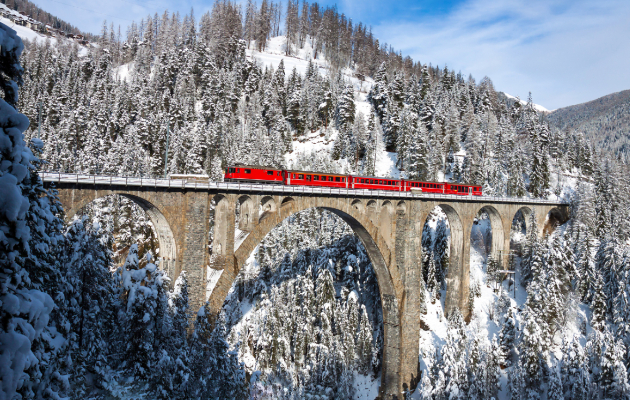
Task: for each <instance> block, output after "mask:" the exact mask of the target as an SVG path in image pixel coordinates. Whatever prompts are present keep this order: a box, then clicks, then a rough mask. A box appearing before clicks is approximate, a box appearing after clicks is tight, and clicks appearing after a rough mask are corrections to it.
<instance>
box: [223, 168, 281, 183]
mask: <svg viewBox="0 0 630 400" xmlns="http://www.w3.org/2000/svg"><path fill="white" fill-rule="evenodd" d="M282 172H283V171H282V170H279V169H274V168H268V167H260V166H249V165H239V164H237V165H235V166H232V167H228V169H227V170H226V172H225V177H224V180H225V182H248V183H272V184H277V185H282V183H283V174H282Z"/></svg>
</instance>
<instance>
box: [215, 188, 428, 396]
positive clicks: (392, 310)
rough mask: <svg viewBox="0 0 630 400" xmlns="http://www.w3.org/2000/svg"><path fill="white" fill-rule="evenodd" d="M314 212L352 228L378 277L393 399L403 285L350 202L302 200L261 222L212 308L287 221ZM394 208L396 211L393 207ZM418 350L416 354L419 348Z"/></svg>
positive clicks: (382, 243)
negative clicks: (326, 213)
mask: <svg viewBox="0 0 630 400" xmlns="http://www.w3.org/2000/svg"><path fill="white" fill-rule="evenodd" d="M311 208H319V209H323V210H326V211H329V212H331V213H333V214H335V215H337V216H339V217H340V218H341V219H342V220H343V221H344V222H346V223H347V224H348V225H349V226H350V227H351V228H352V230H353V231H354V233H355V234H356V235H357V236H358V237H359V239H360V240H361V242H362V244H363V246H364V247H365V249H366V252H367V254H368V256H369V258H370V261H371V263H372V267H373V268H374V272H375V274H376V278H377V282H378V286H379V290H380V295H381V307H382V311H383V334H384V346H383V359H382V366H383V367H382V374H381V393H383V394H391V395H394V394H396V393H399V391H400V388H399V382H400V374H399V370H400V357H401V340H400V315H399V302H400V301H399V299H400V298H401V296H402V291H403V285H402V283H401V278H400V275H399V273H398V271H397V269H396V268H392V267H391V263H392V261H393V258H394V255H393V252H392V251H391V250H390V248H389V247H388V244H387V241H386V240H385V239H384V238H383V236H382V235H381V233H380V229H379V227H378V226H377V225H375V224H373V223H372V222H371V221H370V220H369V219H368V218H367V217H366V215H365V213H362V212H360V211H359V210H358V209H357V207H355V206H354V205H353V204H352V202H351V201H350V200H338V199H330V198H299V199H298V201H291V202H290V203H285V205H283V206H282V207H280V210H278V211H277V212H276V213H274V214H271V215H269V216H268V217H266V218H265V219H264V220H262V221H261V222H260V223H259V224H257V225H256V226H255V228H254V229H253V230H252V232H250V233H249V235H247V237H246V238H245V239H244V240H243V241H242V242H240V243H238V244H237V243H235V249H234V261H233V265H232V266H231V268H230V267H229V266H227V265H226V269H225V270H224V271H223V272H222V273H221V276H220V277H219V279H218V281H217V284H216V285H215V287H214V289H213V291H212V293H211V294H210V297H209V299H208V301H209V303H210V305H211V308H212V309H213V311H214V312H218V311H219V310H220V308H221V307H222V305H223V303H224V301H225V298H226V296H227V293H228V291H229V289H230V288H231V286H232V283H233V282H234V280H235V279H236V277H237V275H238V273H239V272H240V270H241V269H242V267H243V266H244V265H245V262H246V260H247V259H248V258H249V256H250V255H251V254H252V252H253V251H254V249H255V248H256V246H258V245H259V244H260V242H261V241H262V239H263V238H264V237H265V236H267V234H269V233H270V232H271V231H272V230H273V228H275V227H276V226H277V225H278V224H280V223H281V222H282V221H284V220H285V219H286V218H289V217H290V216H292V215H294V214H296V213H298V212H301V211H304V210H307V209H311ZM391 208H392V210H393V206H392V207H391ZM415 347H416V348H415V351H417V346H415Z"/></svg>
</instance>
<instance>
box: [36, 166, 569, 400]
mask: <svg viewBox="0 0 630 400" xmlns="http://www.w3.org/2000/svg"><path fill="white" fill-rule="evenodd" d="M42 177H43V180H44V183H45V184H46V185H47V186H54V187H56V188H57V190H58V191H59V198H60V200H61V203H62V204H63V207H64V209H65V211H66V218H68V219H70V218H72V217H73V216H74V215H75V214H76V213H77V212H78V211H79V210H80V209H81V208H83V207H84V206H85V205H87V204H88V203H89V202H91V201H93V200H95V199H98V198H101V197H104V196H108V195H111V194H119V195H122V196H125V197H127V198H129V199H131V200H133V201H134V202H136V203H137V204H138V205H139V206H140V207H142V208H143V209H144V210H145V211H146V212H147V214H148V215H149V217H150V219H151V221H152V222H153V225H154V227H155V228H156V231H157V236H158V239H159V244H160V251H159V257H160V259H161V264H160V265H161V266H162V268H164V269H165V270H167V271H168V273H169V275H170V276H171V277H177V276H178V275H179V273H180V272H181V271H182V270H186V272H187V274H188V279H189V284H190V293H191V301H192V303H193V304H192V306H193V307H194V308H197V307H199V306H200V305H201V304H202V303H203V302H204V301H206V300H207V301H209V303H210V305H211V307H212V310H213V312H218V311H219V310H220V309H221V307H222V305H223V302H224V300H225V298H226V295H227V293H228V291H229V289H230V287H231V286H232V283H233V281H234V279H235V278H236V276H237V275H238V273H239V271H240V269H241V268H242V267H243V265H244V263H245V261H246V260H247V258H248V257H249V256H250V254H251V253H252V252H253V251H254V249H255V248H256V246H257V245H258V244H259V243H260V241H261V240H262V239H263V238H264V237H265V236H266V235H267V234H268V233H269V232H270V231H271V230H272V229H273V228H274V227H275V226H276V225H278V224H279V223H280V222H282V221H283V220H284V219H285V218H287V217H289V216H291V215H292V214H295V213H297V212H300V211H302V210H306V209H309V208H314V207H316V208H320V209H324V210H328V211H330V212H332V213H334V214H336V215H338V216H339V217H341V218H342V219H343V220H344V221H345V222H347V223H348V225H350V227H352V229H353V230H354V232H355V233H356V235H358V236H359V238H360V239H361V241H362V242H363V244H364V246H365V248H366V250H367V252H368V254H369V257H370V260H371V262H372V265H373V267H374V270H375V272H376V276H377V279H378V284H379V288H380V294H381V304H382V309H383V323H384V327H383V330H384V349H383V360H382V365H383V370H382V375H381V387H380V397H381V398H402V396H401V395H400V393H401V391H402V390H404V389H405V388H409V387H413V386H415V384H416V383H417V380H418V341H419V332H420V329H421V327H420V325H421V323H420V304H419V301H420V284H419V282H420V274H421V263H420V262H419V260H421V259H422V257H421V256H422V254H421V253H422V246H421V240H422V231H423V227H424V224H425V222H426V219H427V216H428V214H429V213H430V212H431V210H433V209H434V208H435V207H440V208H441V209H442V210H443V211H444V213H445V214H446V215H447V217H448V221H449V225H450V234H451V244H450V264H449V269H448V272H447V280H446V285H447V290H446V299H445V305H446V312H447V313H448V312H450V311H453V310H454V309H455V308H459V309H460V310H461V311H462V313H463V314H464V316H465V317H466V318H468V317H469V316H468V315H467V310H468V307H467V303H468V294H469V280H470V265H469V264H470V234H471V229H472V225H473V221H474V219H475V217H476V216H477V215H478V214H479V212H480V211H485V212H487V214H488V215H489V218H490V224H491V227H492V253H493V255H494V256H495V257H496V259H500V258H501V257H503V259H502V262H503V265H507V257H508V251H507V250H509V247H510V229H511V225H512V221H513V219H514V217H515V215H516V214H517V213H518V212H519V211H521V212H522V213H523V214H524V215H525V216H528V215H530V214H531V213H532V212H533V213H534V214H535V217H536V220H537V226H538V234H539V235H542V234H543V232H545V231H547V232H549V231H551V230H552V229H553V228H554V227H555V226H556V225H557V224H561V223H564V222H565V221H566V220H567V218H568V217H567V216H568V207H567V205H565V204H561V203H553V202H549V201H542V200H531V199H526V200H525V199H510V198H494V197H471V196H452V195H425V194H414V193H397V192H386V191H368V190H352V189H349V190H346V189H327V188H326V189H322V188H302V187H297V188H295V187H285V186H278V185H251V184H249V185H242V184H235V183H213V182H211V183H208V182H205V183H198V182H191V181H185V180H166V179H164V180H162V179H140V178H134V179H132V178H114V177H96V176H77V175H59V174H42ZM526 221H528V218H526ZM528 229H529V227H528ZM211 230H213V236H214V239H213V240H212V241H211V242H210V241H209V237H210V232H211Z"/></svg>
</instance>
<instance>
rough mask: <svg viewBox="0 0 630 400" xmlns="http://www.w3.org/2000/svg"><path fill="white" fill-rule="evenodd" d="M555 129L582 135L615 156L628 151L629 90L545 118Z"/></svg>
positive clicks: (629, 134) (562, 110) (554, 112)
mask: <svg viewBox="0 0 630 400" xmlns="http://www.w3.org/2000/svg"><path fill="white" fill-rule="evenodd" d="M548 118H549V123H550V124H551V125H553V126H555V127H558V128H559V129H567V128H568V129H573V130H577V131H582V132H584V134H585V135H586V137H587V138H588V139H590V140H591V141H592V142H593V143H595V144H596V145H597V146H598V147H601V148H602V149H605V150H611V151H614V152H615V153H628V152H629V151H630V142H629V139H630V90H624V91H622V92H617V93H613V94H609V95H607V96H604V97H600V98H599V99H596V100H593V101H589V102H587V103H582V104H577V105H574V106H569V107H564V108H559V109H557V110H555V111H553V112H552V113H550V114H549V115H548Z"/></svg>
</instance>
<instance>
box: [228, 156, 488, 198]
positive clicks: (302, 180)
mask: <svg viewBox="0 0 630 400" xmlns="http://www.w3.org/2000/svg"><path fill="white" fill-rule="evenodd" d="M224 180H225V182H241V183H256V184H261V183H262V184H275V185H285V186H315V187H329V188H341V189H370V190H391V191H395V192H421V193H440V194H454V195H459V196H481V195H482V190H481V186H475V185H465V184H460V183H450V182H423V181H416V180H409V179H391V178H379V177H373V176H354V175H341V174H328V173H322V172H312V171H294V170H282V169H274V168H267V167H260V166H249V165H240V164H236V165H234V166H230V167H228V168H227V169H226V171H225V177H224Z"/></svg>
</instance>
